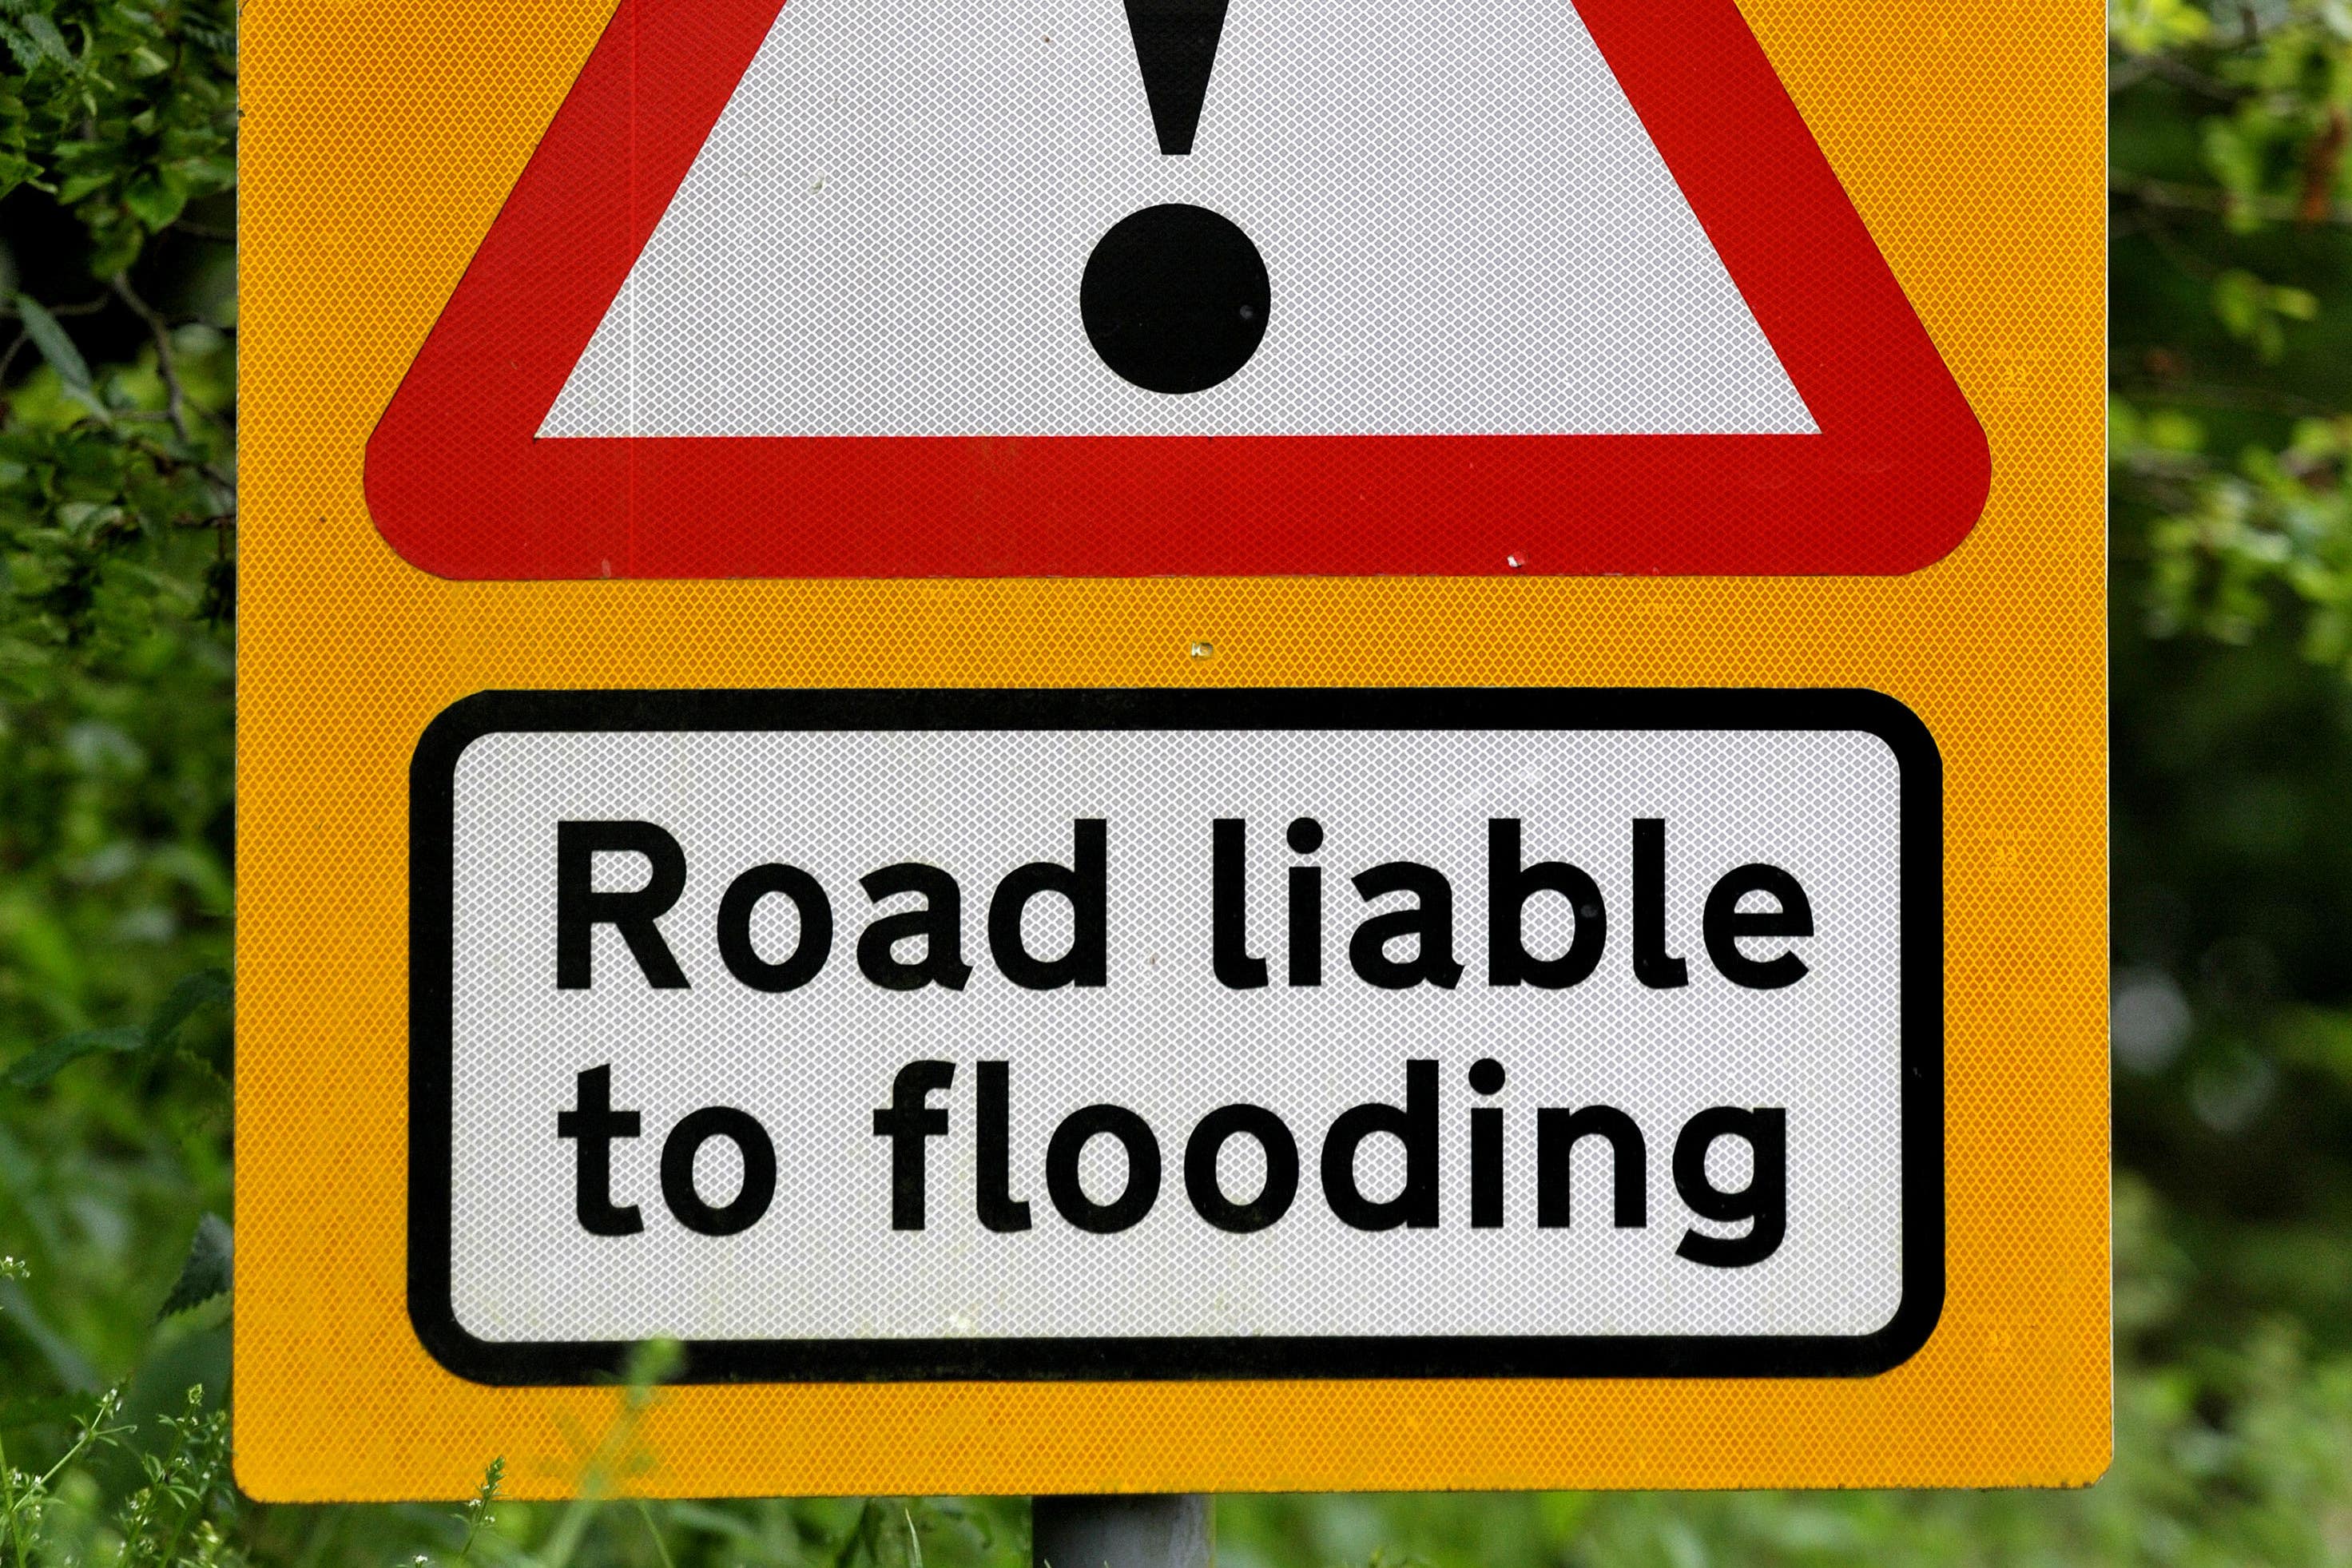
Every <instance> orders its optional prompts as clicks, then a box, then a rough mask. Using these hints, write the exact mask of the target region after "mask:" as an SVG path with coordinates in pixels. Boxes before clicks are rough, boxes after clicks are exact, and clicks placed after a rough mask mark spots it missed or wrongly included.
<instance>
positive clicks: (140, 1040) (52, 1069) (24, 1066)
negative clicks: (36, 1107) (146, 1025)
mask: <svg viewBox="0 0 2352 1568" xmlns="http://www.w3.org/2000/svg"><path fill="white" fill-rule="evenodd" d="M146 1049H147V1031H146V1030H142V1029H132V1028H131V1027H130V1026H129V1025H121V1026H118V1027H117V1028H114V1029H86V1030H81V1031H80V1032H79V1033H77V1034H69V1035H67V1036H65V1037H64V1038H63V1039H61V1040H51V1041H49V1043H48V1044H47V1045H45V1046H43V1047H41V1048H40V1049H39V1050H38V1051H34V1052H32V1053H31V1054H30V1055H28V1056H25V1057H21V1058H19V1059H18V1060H17V1061H16V1062H15V1063H13V1064H12V1065H11V1066H10V1067H9V1069H8V1075H7V1080H6V1082H7V1083H8V1084H9V1086H10V1087H11V1088H16V1089H32V1088H36V1087H37V1086H38V1085H40V1084H43V1083H47V1082H48V1081H49V1080H50V1079H52V1078H55V1077H56V1076H57V1075H58V1073H59V1072H61V1071H64V1070H65V1069H66V1068H68V1067H69V1066H71V1065H72V1064H73V1063H75V1062H77V1061H80V1060H81V1059H82V1058H83V1057H85V1056H96V1055H97V1054H98V1053H99V1052H100V1051H114V1052H117V1053H118V1054H125V1055H127V1054H129V1053H130V1052H132V1051H144V1050H146Z"/></svg>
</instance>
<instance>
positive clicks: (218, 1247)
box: [155, 1214, 236, 1321]
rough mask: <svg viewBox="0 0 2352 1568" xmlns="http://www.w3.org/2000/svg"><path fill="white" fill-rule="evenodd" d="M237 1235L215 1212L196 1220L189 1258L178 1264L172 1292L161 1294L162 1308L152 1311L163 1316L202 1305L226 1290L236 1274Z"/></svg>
mask: <svg viewBox="0 0 2352 1568" xmlns="http://www.w3.org/2000/svg"><path fill="white" fill-rule="evenodd" d="M235 1260H236V1235H235V1233H233V1232H232V1231H231V1230H230V1229H229V1228H228V1221H227V1220H226V1219H223V1218H221V1217H220V1216H219V1215H217V1214H207V1215H205V1217H204V1218H202V1219H199V1220H197V1221H196V1233H195V1235H194V1237H193V1238H191V1239H190V1240H189V1242H188V1260H187V1261H186V1262H184V1263H183V1264H181V1265H180V1277H179V1279H178V1280H177V1281H174V1282H173V1286H172V1293H171V1294H170V1295H168V1296H165V1297H164V1298H163V1310H162V1311H161V1312H157V1313H156V1314H155V1315H156V1317H157V1319H158V1320H159V1321H160V1320H162V1319H163V1318H168V1317H172V1316H174V1315H175V1314H177V1313H180V1312H186V1311H188V1310H189V1309H190V1308H192V1307H201V1306H203V1305H204V1304H205V1302H206V1301H215V1300H217V1299H218V1298H220V1297H222V1296H226V1295H227V1294H228V1292H229V1287H230V1285H231V1284H232V1283H233V1282H234V1281H235V1278H236V1269H235V1266H234V1265H235Z"/></svg>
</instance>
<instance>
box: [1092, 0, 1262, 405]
mask: <svg viewBox="0 0 2352 1568" xmlns="http://www.w3.org/2000/svg"><path fill="white" fill-rule="evenodd" d="M1127 23H1128V28H1129V32H1131V33H1132V34H1133V35H1134V38H1135V58H1136V64H1137V65H1138V66H1139V68H1141V70H1142V72H1143V90H1144V95H1145V97H1146V98H1148V99H1150V103H1151V121H1152V126H1153V129H1154V130H1155V131H1157V132H1158V133H1159V137H1160V152H1162V153H1164V154H1167V155H1170V156H1181V155H1183V154H1185V153H1189V152H1192V135H1193V132H1194V131H1196V130H1197V129H1198V128H1199V126H1200V123H1201V105H1202V100H1203V99H1206V98H1207V96H1208V91H1209V73H1210V71H1211V70H1212V68H1214V66H1215V65H1216V61H1217V37H1218V35H1219V34H1220V33H1221V32H1223V29H1224V23H1225V0H1127ZM1269 292H1270V288H1269V284H1268V282H1267V279H1266V274H1265V258H1264V257H1262V256H1259V255H1258V253H1257V246H1255V245H1253V244H1251V243H1250V237H1249V235H1245V234H1244V233H1242V231H1241V229H1240V227H1239V226H1238V225H1235V224H1234V221H1233V220H1232V219H1230V218H1227V217H1223V216H1222V215H1220V214H1216V213H1213V212H1211V211H1209V209H1208V208H1206V207H1196V206H1191V205H1188V204H1182V203H1169V204H1164V205H1161V206H1156V207H1146V208H1144V209H1143V210H1142V211H1141V212H1139V213H1130V214H1128V215H1127V216H1126V217H1123V218H1121V219H1120V220H1119V221H1118V222H1117V223H1115V224H1113V225H1111V226H1110V230H1109V232H1108V233H1107V234H1105V235H1103V236H1102V238H1101V239H1100V240H1098V241H1097V242H1096V244H1095V248H1094V254H1093V255H1092V256H1088V257H1087V270H1086V276H1085V277H1083V278H1082V279H1081V280H1080V281H1079V284H1078V313H1079V315H1080V317H1081V318H1083V319H1084V320H1085V322H1086V328H1087V339H1088V340H1090V341H1092V342H1093V344H1094V346H1095V352H1096V353H1097V354H1099V355H1101V356H1102V361H1103V363H1104V364H1106V365H1108V366H1109V367H1110V368H1111V369H1112V370H1113V371H1117V372H1118V374H1119V375H1120V376H1122V377H1124V378H1125V379H1126V380H1128V381H1129V382H1134V383H1135V384H1136V385H1137V386H1139V387H1142V388H1144V389H1145V390H1146V391H1148V392H1171V393H1174V392H1202V391H1204V390H1205V389H1207V388H1209V387H1213V386H1215V385H1216V384H1217V383H1218V382H1222V381H1223V380H1224V379H1225V378H1227V377H1228V376H1230V375H1232V374H1233V373H1234V371H1238V370H1240V369H1241V368H1242V367H1243V366H1244V365H1245V364H1247V363H1249V359H1250V356H1251V355H1252V354H1254V353H1255V352H1257V345H1258V341H1259V340H1260V339H1262V338H1264V337H1265V317H1266V305H1267V300H1268V295H1269Z"/></svg>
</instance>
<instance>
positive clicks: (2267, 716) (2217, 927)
mask: <svg viewBox="0 0 2352 1568" xmlns="http://www.w3.org/2000/svg"><path fill="white" fill-rule="evenodd" d="M2111 20H2112V24H2113V31H2114V36H2115V51H2114V57H2113V67H2114V69H2113V99H2112V101H2113V109H2114V148H2113V169H2112V171H2111V189H2112V192H2113V212H2114V225H2115V226H2114V235H2115V241H2114V282H2113V296H2114V329H2113V357H2112V369H2111V382H2112V386H2113V391H2114V395H2115V403H2114V425H2113V429H2114V442H2113V478H2114V497H2115V502H2114V527H2113V558H2114V572H2113V602H2112V620H2113V632H2114V640H2115V653H2114V678H2115V708H2114V711H2115V763H2116V771H2115V939H2114V945H2115V1002H2116V1012H2115V1031H2114V1047H2115V1054H2116V1147H2117V1161H2118V1170H2117V1209H2116V1243H2117V1255H2118V1265H2117V1267H2118V1279H2117V1284H2116V1334H2117V1341H2118V1348H2119V1352H2120V1359H2121V1366H2122V1371H2121V1379H2120V1384H2119V1387H2118V1391H2117V1402H2118V1411H2117V1415H2118V1435H2119V1445H2118V1452H2117V1456H2116V1468H2115V1470H2114V1472H2113V1473H2112V1474H2111V1475H2110V1476H2109V1477H2108V1479H2106V1480H2105V1481H2104V1482H2102V1483H2101V1484H2100V1485H2099V1486H2097V1487H2095V1488H2094V1489H2091V1490H2088V1491H2084V1492H2077V1493H2059V1494H2030V1493H2016V1494H2009V1493H2004V1494H1916V1495H1914V1494H1901V1493H1865V1494H1844V1495H1840V1494H1819V1495H1803V1496H1780V1495H1770V1494H1743V1495H1733V1496H1608V1495H1570V1494H1555V1495H1545V1496H1492V1497H1489V1496H1454V1497H1362V1498H1234V1499H1227V1500H1223V1502H1222V1503H1221V1510H1220V1531H1221V1536H1222V1545H1223V1553H1224V1557H1225V1560H1226V1561H1227V1562H1228V1563H1243V1564H1253V1563H1265V1564H1276V1563H1279V1564H1321V1563H1365V1562H1376V1563H1403V1562H1414V1561H1417V1562H1426V1563H1433V1564H1452V1563H1482V1564H1499V1563H1608V1564H1621V1563H1622V1564H1651V1563H1656V1564H1662V1565H1671V1568H1691V1565H1697V1564H1706V1563H1955V1564H1957V1563H2078V1562H2088V1561H2098V1562H2116V1563H2140V1562H2145V1563H2179V1564H2208V1563H2210V1564H2221V1563H2249V1564H2252V1563H2279V1564H2299V1563H2352V942H2347V933H2352V831H2347V822H2346V817H2347V810H2352V413H2347V411H2352V172H2347V167H2346V157H2345V153H2346V148H2347V140H2352V5H2346V4H2344V3H2343V0H2323V3H2317V4H2314V3H2309V0H2228V3H2223V0H2211V3H2210V4H2208V3H2201V0H2116V8H2115V9H2114V11H2113V13H2112V16H2111ZM234 26H235V16H234V9H233V5H232V4H231V0H0V1255H5V1258H6V1259H7V1260H8V1261H7V1262H6V1263H5V1264H0V1443H5V1458H0V1474H5V1478H6V1484H5V1488H0V1564H7V1565H9V1568H16V1565H18V1564H26V1563H44V1564H48V1563H79V1562H87V1563H191V1562H194V1563H238V1562H242V1563H254V1564H272V1565H275V1564H306V1565H307V1564H322V1563H380V1564H393V1563H420V1562H430V1563H445V1562H449V1561H454V1560H460V1559H462V1560H467V1561H475V1562H482V1563H522V1562H533V1563H545V1564H549V1565H554V1564H559V1563H646V1564H665V1565H667V1564H685V1563H712V1564H716V1563H794V1564H797V1563H834V1564H849V1563H856V1562H860V1561H864V1560H872V1561H875V1562H877V1563H895V1562H899V1561H905V1562H910V1563H911V1562H918V1561H930V1562H935V1563H1017V1562H1021V1561H1024V1553H1025V1550H1026V1542H1025V1525H1024V1512H1023V1510H1022V1509H1021V1507H1020V1506H1019V1505H1018V1504H1006V1503H995V1502H967V1501H960V1500H939V1499H934V1500H880V1499H877V1500H867V1501H856V1500H851V1501H817V1502H811V1501H776V1502H764V1503H744V1504H723V1505H720V1504H696V1503H677V1504H651V1505H646V1506H643V1507H640V1506H637V1505H635V1504H628V1503H602V1504H599V1503H593V1502H591V1503H585V1504H580V1505H572V1506H565V1507H551V1506H537V1507H527V1506H523V1505H519V1504H506V1503H503V1502H499V1501H497V1500H494V1499H488V1500H478V1502H477V1504H476V1505H475V1506H473V1507H471V1508H468V1509H464V1510H457V1509H448V1508H393V1507H375V1508H327V1509H297V1508H265V1507H260V1506H257V1505H253V1504H249V1503H246V1502H244V1501H242V1500H239V1499H237V1498H236V1495H235V1494H234V1492H233V1490H231V1489H230V1487H229V1486H228V1484H227V1481H226V1469H225V1468H224V1463H223V1460H224V1444H225V1442H226V1434H225V1432H224V1430H223V1427H222V1425H221V1423H220V1420H219V1418H218V1411H219V1409H220V1402H221V1398H222V1396H223V1394H224V1392H225V1386H226V1378H227V1372H228V1357H227V1336H226V1325H227V1321H228V1314H229V1312H231V1311H232V1310H233V1303H232V1302H231V1301H229V1300H228V1298H227V1296H226V1293H225V1292H226V1263H227V1257H228V1252H229V1249H230V1248H231V1247H232V1246H233V1244H234V1243H233V1235H232V1230H231V1227H230V1225H229V1223H228V1221H229V1220H230V1219H231V1218H233V1215H232V1209H231V1190H230V1169H231V1155H232V1151H231V1146H230V1125H229V1115H228V1105H229V1101H228V1093H229V1091H228V1082H229V1075H230V1073H231V1071H232V1057H231V1040H230V1031H229V1015H228V1009H227V1008H226V1005H224V1004H225V1002H226V990H227V978H226V967H227V965H228V962H229V952H230V940H231V917H232V910H233V905H232V899H231V894H232V888H233V886H234V854H235V843H234V833H233V826H234V816H233V810H232V799H231V789H232V772H231V756H232V747H233V743H234V728H233V701H234V695H235V663H234V659H233V656H232V655H233V649H234V639H235V632H236V446H235V418H236V409H235V400H234V384H235V378H234V364H235V355H236V293H235V198H234V186H235V179H236V170H235V162H234V141H235V133H236V118H235V107H234V104H235V92H236V55H235V42H234ZM649 1370H650V1369H649ZM191 1390H194V1394H193V1396H192V1395H191V1392H190V1391H191ZM648 1397H656V1395H649V1394H646V1393H645V1392H643V1391H638V1392H631V1391H628V1390H616V1391H615V1393H614V1417H613V1419H614V1426H613V1428H612V1430H611V1431H610V1432H609V1433H608V1434H606V1435H605V1436H604V1439H603V1441H602V1446H601V1447H600V1448H598V1449H597V1450H596V1452H595V1453H594V1454H593V1456H591V1457H590V1458H589V1459H588V1460H587V1461H585V1462H587V1463H589V1464H590V1465H591V1466H592V1467H593V1468H594V1469H595V1470H596V1473H597V1474H598V1475H601V1476H603V1477H604V1479H606V1481H607V1482H608V1483H609V1482H611V1481H612V1480H614V1479H618V1478H620V1477H623V1476H625V1472H626V1469H627V1467H628V1465H629V1464H630V1462H631V1460H632V1456H633V1454H634V1448H633V1437H632V1430H633V1421H634V1416H635V1411H636V1410H637V1409H638V1408H640V1407H641V1406H642V1404H643V1401H644V1400H645V1399H646V1398H648ZM481 1458H482V1461H483V1463H484V1464H485V1466H486V1468H487V1467H488V1464H489V1461H490V1460H491V1458H493V1456H490V1455H487V1454H486V1455H483V1456H481Z"/></svg>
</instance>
